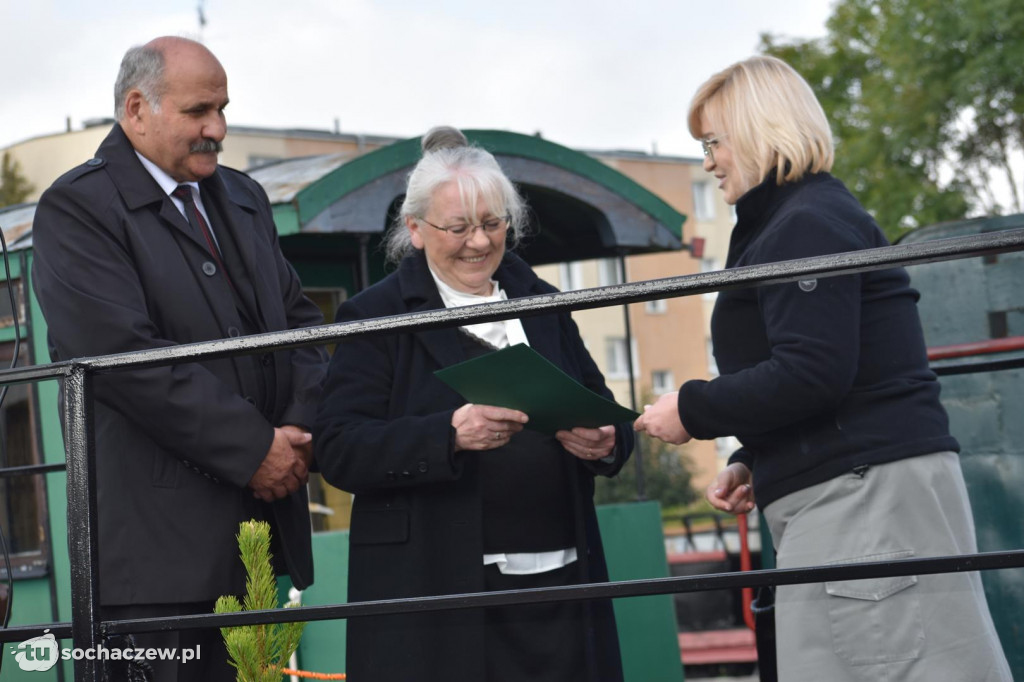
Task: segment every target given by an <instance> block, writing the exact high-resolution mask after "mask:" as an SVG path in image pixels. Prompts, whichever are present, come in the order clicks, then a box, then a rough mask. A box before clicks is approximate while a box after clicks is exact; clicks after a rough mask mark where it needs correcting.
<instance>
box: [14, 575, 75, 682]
mask: <svg viewBox="0 0 1024 682" xmlns="http://www.w3.org/2000/svg"><path fill="white" fill-rule="evenodd" d="M51 620H52V618H51V617H50V587H49V585H48V584H47V581H46V580H45V579H40V580H17V581H15V583H14V604H13V605H12V610H11V625H12V626H15V625H35V624H37V623H49V622H50V621H51ZM18 644H19V642H9V643H6V644H3V645H2V647H3V650H2V651H0V656H2V657H3V672H2V673H0V678H2V679H3V680H4V682H55V680H56V679H57V668H56V667H54V668H51V669H50V670H47V671H45V672H42V671H27V670H22V669H21V666H20V665H19V664H18V661H16V660H15V658H14V653H13V651H14V650H16V649H17V647H18ZM58 644H60V645H61V646H70V644H69V643H68V642H63V643H61V642H60V641H59V640H58Z"/></svg>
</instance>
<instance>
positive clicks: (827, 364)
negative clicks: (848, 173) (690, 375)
mask: <svg viewBox="0 0 1024 682" xmlns="http://www.w3.org/2000/svg"><path fill="white" fill-rule="evenodd" d="M736 213H737V221H736V228H735V229H734V230H733V233H732V239H731V241H730V244H729V259H728V261H727V263H726V265H727V267H730V268H734V267H743V266H748V265H760V264H763V263H775V262H779V261H786V260H791V259H796V258H808V257H811V256H821V255H825V254H833V253H843V252H846V251H859V250H862V249H870V248H876V247H882V246H886V245H887V244H888V242H887V241H886V239H885V236H884V235H883V234H882V230H881V229H880V228H879V227H878V225H877V224H876V223H875V221H874V219H873V218H872V217H871V215H870V214H869V213H868V212H867V211H865V210H864V209H863V208H862V207H861V205H860V204H859V203H858V202H857V200H856V199H855V198H854V197H853V195H852V194H850V192H849V191H848V190H847V189H846V187H845V186H844V185H843V183H842V182H840V181H839V180H837V179H836V178H834V177H832V176H831V175H829V174H828V173H815V174H809V175H807V176H805V177H804V178H802V179H801V180H800V181H798V182H792V183H786V184H784V185H781V186H780V185H777V184H776V183H775V180H774V173H772V174H771V177H770V178H769V179H768V180H766V181H765V182H763V183H761V184H760V185H758V186H756V187H754V188H753V189H751V190H750V191H749V192H747V193H746V194H745V195H743V197H742V198H741V199H740V200H739V202H738V203H737V204H736ZM917 299H918V293H917V291H915V290H914V289H913V288H911V286H910V278H909V277H908V276H907V272H906V270H904V269H903V268H891V269H888V270H875V271H872V272H865V273H859V274H854V275H845V276H842V277H823V278H820V279H809V280H802V281H800V282H788V283H785V284H775V285H772V286H766V287H757V288H746V289H732V290H729V291H723V292H721V293H720V294H719V296H718V300H717V301H716V303H715V312H714V315H713V316H712V319H711V335H712V339H713V341H714V345H715V359H716V361H717V363H718V369H719V370H720V371H721V376H720V377H718V378H717V379H712V380H711V381H702V380H693V381H688V382H686V383H685V384H683V386H682V388H681V389H680V391H679V415H680V417H681V418H682V421H683V425H684V426H686V429H687V431H688V432H689V433H690V434H691V435H692V436H694V437H695V438H716V437H719V436H725V435H735V436H736V437H737V438H739V440H740V441H741V442H742V443H743V446H744V447H743V449H742V450H740V451H739V452H737V453H735V454H734V455H733V457H732V458H731V460H730V461H740V462H743V463H744V464H746V465H747V466H749V467H751V468H752V469H753V471H754V496H755V498H756V499H757V503H758V505H760V507H761V508H762V509H763V508H765V507H767V506H768V505H769V504H771V502H772V501H774V500H777V499H778V498H780V497H782V496H784V495H788V494H789V493H792V492H794V491H796V490H802V489H804V488H807V487H810V486H812V485H816V484H818V483H822V482H824V481H827V480H830V479H832V478H835V477H836V476H840V475H842V474H845V473H847V472H849V471H851V470H852V469H854V468H855V467H858V466H864V465H874V464H882V463H885V462H892V461H895V460H899V459H904V458H907V457H916V456H918V455H925V454H929V453H932V452H942V451H944V450H959V445H958V444H957V442H956V439H955V438H953V437H952V436H951V435H950V433H949V425H948V420H947V418H946V412H945V410H944V409H943V407H942V404H941V403H940V402H939V382H938V381H937V379H936V377H935V374H934V373H933V372H932V371H931V369H929V367H928V356H927V353H926V351H925V343H924V334H923V332H922V331H921V322H920V320H919V318H918V314H917V306H916V302H917Z"/></svg>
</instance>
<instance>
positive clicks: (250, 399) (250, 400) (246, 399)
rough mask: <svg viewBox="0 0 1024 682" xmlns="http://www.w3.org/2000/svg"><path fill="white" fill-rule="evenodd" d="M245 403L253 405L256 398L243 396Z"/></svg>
mask: <svg viewBox="0 0 1024 682" xmlns="http://www.w3.org/2000/svg"><path fill="white" fill-rule="evenodd" d="M245 402H247V403H249V404H250V405H255V404H256V398H253V397H252V396H251V395H247V396H245Z"/></svg>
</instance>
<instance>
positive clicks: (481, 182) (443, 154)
mask: <svg viewBox="0 0 1024 682" xmlns="http://www.w3.org/2000/svg"><path fill="white" fill-rule="evenodd" d="M422 145H423V158H421V159H420V161H419V163H417V164H416V166H415V168H413V169H412V171H411V172H410V173H409V181H408V184H407V186H406V193H405V200H404V201H403V202H402V208H401V210H400V211H399V213H398V216H396V218H395V220H394V222H393V224H392V225H391V228H390V230H389V231H388V236H387V238H386V243H385V249H386V253H387V259H388V261H390V262H392V263H397V262H399V261H401V260H402V258H404V257H405V256H407V255H409V254H410V253H412V252H413V250H414V249H415V247H414V246H413V244H412V239H411V236H410V234H409V230H408V228H407V227H406V217H410V218H415V219H417V220H422V219H423V218H424V217H425V216H426V214H427V212H428V210H429V209H430V202H431V201H432V200H433V198H434V193H435V192H436V191H437V190H438V188H440V187H441V186H442V185H446V184H448V183H455V184H456V185H457V186H458V188H459V196H460V198H461V200H462V205H463V207H464V210H465V214H466V216H467V217H472V216H473V215H474V214H475V213H476V205H477V202H478V200H479V198H480V197H483V200H484V203H485V204H486V206H487V208H488V210H490V212H491V213H492V214H493V215H496V216H508V219H509V225H508V226H509V230H508V234H509V241H510V244H511V246H515V245H516V244H517V243H518V242H519V239H520V238H521V237H522V236H523V234H524V232H525V230H526V203H525V202H524V201H523V199H522V197H521V196H519V193H518V192H517V191H516V188H515V186H514V185H513V184H512V182H511V181H510V180H509V179H508V177H506V176H505V173H504V172H503V171H502V170H501V166H499V165H498V162H497V160H496V159H495V158H494V156H493V155H492V154H491V153H490V152H488V151H487V150H485V149H482V148H480V147H476V146H473V145H471V144H469V142H468V141H467V140H466V138H465V136H464V135H463V134H462V133H461V132H460V131H458V130H457V129H455V128H451V127H448V126H439V127H436V128H432V129H431V130H430V131H429V132H427V134H426V135H424V136H423V142H422Z"/></svg>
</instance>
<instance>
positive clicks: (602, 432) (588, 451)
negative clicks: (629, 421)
mask: <svg viewBox="0 0 1024 682" xmlns="http://www.w3.org/2000/svg"><path fill="white" fill-rule="evenodd" d="M555 438H557V439H558V442H559V443H561V444H562V447H564V448H565V449H566V450H568V451H569V452H570V453H572V454H573V455H575V456H576V457H579V458H580V459H583V460H587V461H593V460H595V459H603V458H605V457H607V456H608V455H610V454H611V452H612V450H613V449H615V427H614V426H601V427H598V428H596V429H585V428H583V427H582V426H577V427H576V428H574V429H573V430H571V431H558V432H557V433H555Z"/></svg>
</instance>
